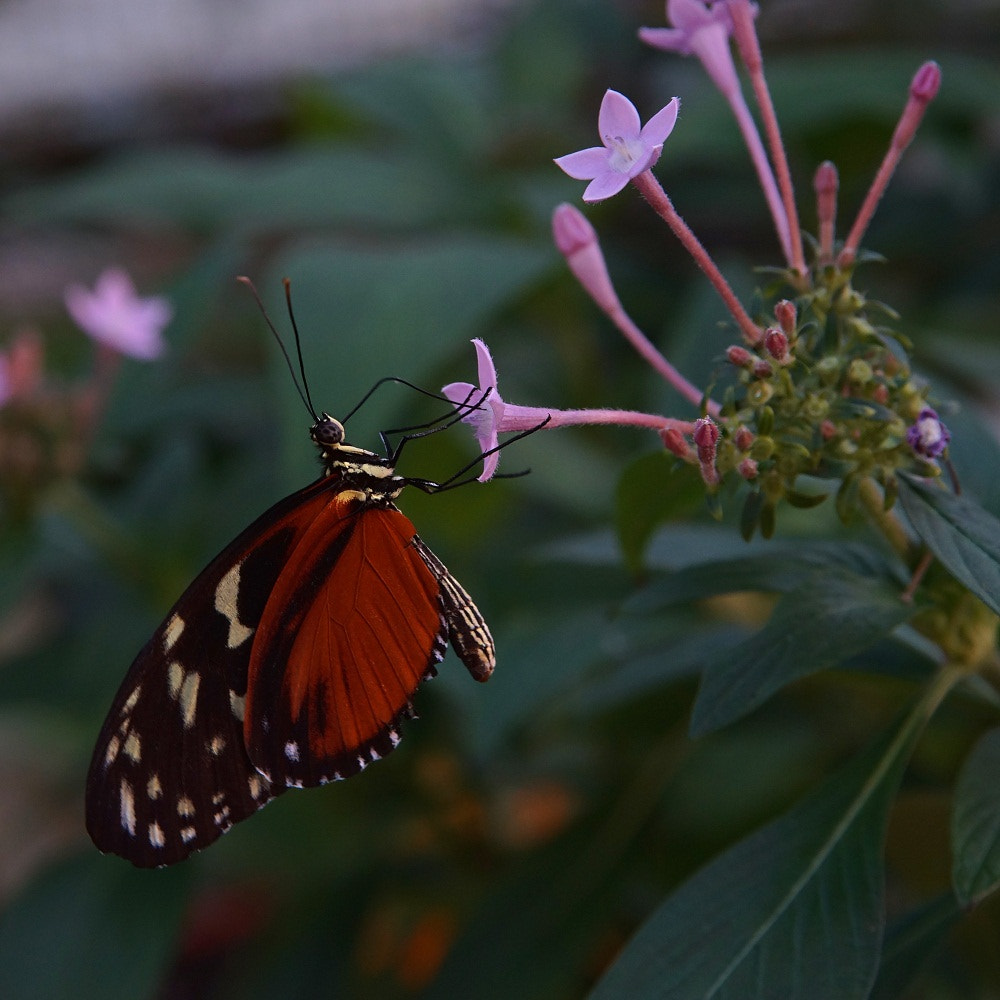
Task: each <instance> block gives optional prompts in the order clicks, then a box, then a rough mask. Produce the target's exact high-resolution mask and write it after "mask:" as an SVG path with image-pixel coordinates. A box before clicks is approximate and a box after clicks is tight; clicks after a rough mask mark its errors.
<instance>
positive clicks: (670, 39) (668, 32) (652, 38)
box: [639, 28, 691, 56]
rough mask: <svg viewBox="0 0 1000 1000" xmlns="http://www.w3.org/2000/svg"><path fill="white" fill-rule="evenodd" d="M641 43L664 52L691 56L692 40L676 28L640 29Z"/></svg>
mask: <svg viewBox="0 0 1000 1000" xmlns="http://www.w3.org/2000/svg"><path fill="white" fill-rule="evenodd" d="M639 41H641V42H645V43H646V44H647V45H652V46H653V48H654V49H662V50H663V51H664V52H676V53H677V54H678V55H682V56H689V55H691V43H690V39H689V38H688V36H687V34H686V33H685V32H683V31H678V30H677V29H676V28H640V29H639Z"/></svg>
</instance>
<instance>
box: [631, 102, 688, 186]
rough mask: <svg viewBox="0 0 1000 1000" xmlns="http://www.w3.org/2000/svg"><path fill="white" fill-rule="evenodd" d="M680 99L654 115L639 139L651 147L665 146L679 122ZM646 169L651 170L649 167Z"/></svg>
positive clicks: (644, 127) (643, 128) (640, 133)
mask: <svg viewBox="0 0 1000 1000" xmlns="http://www.w3.org/2000/svg"><path fill="white" fill-rule="evenodd" d="M680 106H681V102H680V98H677V97H675V98H673V100H671V102H670V103H669V104H668V105H667V106H666V107H665V108H661V109H660V110H659V111H657V112H656V114H655V115H653V117H652V118H650V119H649V121H648V122H646V124H645V125H643V127H642V130H641V131H640V132H639V138H640V139H641V140H642V141H643V142H644V143H646V144H648V145H650V146H657V145H658V146H660V147H662V146H663V143H664V142H665V141H666V139H667V136H669V135H670V133H671V132H672V131H673V130H674V125H675V124H676V122H677V112H678V111H679V110H680ZM644 169H649V168H648V167H646V168H644Z"/></svg>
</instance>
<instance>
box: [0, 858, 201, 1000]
mask: <svg viewBox="0 0 1000 1000" xmlns="http://www.w3.org/2000/svg"><path fill="white" fill-rule="evenodd" d="M189 875H190V873H189V872H185V871H182V870H171V871H166V872H160V871H157V872H139V871H137V870H135V869H134V868H132V867H131V866H129V865H127V864H125V863H124V862H122V861H119V860H118V859H116V858H115V859H112V858H102V857H98V856H97V854H96V852H93V853H91V854H89V855H88V856H87V857H86V858H80V859H75V860H74V861H72V862H69V863H67V864H65V865H61V866H59V867H58V868H56V869H53V870H51V871H49V872H47V873H46V874H45V875H43V876H42V877H41V878H37V879H35V880H34V881H33V882H32V883H31V885H30V886H29V887H28V888H27V889H26V890H25V891H24V892H23V893H22V895H21V896H20V897H18V898H17V899H16V900H15V901H14V902H13V904H12V905H10V906H9V907H8V908H7V909H6V911H5V913H4V914H3V917H2V918H0V996H3V997H4V998H5V1000H20V998H22V997H23V998H24V1000H48V998H51V1000H63V998H64V997H67V996H73V997H75V998H77V1000H117V998H119V997H120V998H121V1000H141V998H143V997H149V998H152V997H154V996H156V995H158V990H159V987H160V986H161V985H162V979H163V974H164V972H165V970H166V968H167V966H168V963H169V962H170V960H171V958H172V955H173V949H174V943H175V940H176V937H177V928H178V924H179V922H180V918H181V913H182V910H183V907H184V903H185V901H186V899H187V885H188V881H189Z"/></svg>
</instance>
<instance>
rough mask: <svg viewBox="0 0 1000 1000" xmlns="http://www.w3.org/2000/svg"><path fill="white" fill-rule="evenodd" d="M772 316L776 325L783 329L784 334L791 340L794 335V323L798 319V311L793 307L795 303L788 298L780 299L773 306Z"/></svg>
mask: <svg viewBox="0 0 1000 1000" xmlns="http://www.w3.org/2000/svg"><path fill="white" fill-rule="evenodd" d="M774 318H775V319H776V320H777V321H778V325H779V326H780V327H781V329H782V330H783V331H784V334H785V336H786V337H788V339H789V340H791V339H792V337H794V336H795V324H796V321H797V320H798V311H797V310H796V308H795V303H794V302H792V301H790V300H789V299H782V300H781V301H780V302H778V303H776V304H775V306H774Z"/></svg>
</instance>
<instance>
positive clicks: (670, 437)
mask: <svg viewBox="0 0 1000 1000" xmlns="http://www.w3.org/2000/svg"><path fill="white" fill-rule="evenodd" d="M660 438H661V439H662V440H663V447H664V448H666V449H667V451H669V452H670V453H671V454H674V455H676V456H677V457H678V458H683V459H684V460H685V461H690V459H691V457H692V456H691V447H690V445H689V444H688V443H687V441H685V440H684V435H683V434H681V432H680V431H679V430H678V429H677V428H676V427H667V428H666V429H664V430H662V431H660Z"/></svg>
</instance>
